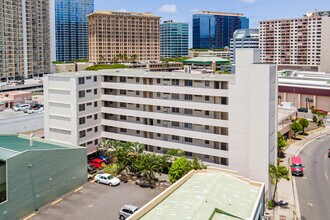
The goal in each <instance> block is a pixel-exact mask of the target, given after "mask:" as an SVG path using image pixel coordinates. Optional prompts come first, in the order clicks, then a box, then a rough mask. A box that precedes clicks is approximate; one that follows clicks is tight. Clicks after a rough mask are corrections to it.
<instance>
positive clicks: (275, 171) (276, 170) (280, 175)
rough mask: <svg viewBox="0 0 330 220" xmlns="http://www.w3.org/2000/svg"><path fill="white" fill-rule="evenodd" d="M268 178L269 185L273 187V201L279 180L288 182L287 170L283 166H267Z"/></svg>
mask: <svg viewBox="0 0 330 220" xmlns="http://www.w3.org/2000/svg"><path fill="white" fill-rule="evenodd" d="M269 176H270V180H271V184H272V185H274V186H275V188H274V194H273V201H275V195H276V191H277V184H278V183H279V182H280V180H281V179H286V180H290V178H289V170H288V169H287V168H286V167H285V166H278V167H276V166H275V165H274V164H270V165H269Z"/></svg>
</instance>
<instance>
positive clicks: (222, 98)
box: [221, 97, 228, 105]
mask: <svg viewBox="0 0 330 220" xmlns="http://www.w3.org/2000/svg"><path fill="white" fill-rule="evenodd" d="M221 104H222V105H228V98H227V97H221Z"/></svg>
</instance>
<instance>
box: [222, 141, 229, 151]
mask: <svg viewBox="0 0 330 220" xmlns="http://www.w3.org/2000/svg"><path fill="white" fill-rule="evenodd" d="M221 150H224V151H228V143H221Z"/></svg>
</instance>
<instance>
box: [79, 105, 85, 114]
mask: <svg viewBox="0 0 330 220" xmlns="http://www.w3.org/2000/svg"><path fill="white" fill-rule="evenodd" d="M79 111H80V112H82V111H85V104H80V105H79Z"/></svg>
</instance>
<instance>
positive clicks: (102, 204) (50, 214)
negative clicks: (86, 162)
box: [32, 182, 162, 220]
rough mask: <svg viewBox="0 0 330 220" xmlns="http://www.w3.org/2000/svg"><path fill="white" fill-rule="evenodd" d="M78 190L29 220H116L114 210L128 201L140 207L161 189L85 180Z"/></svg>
mask: <svg viewBox="0 0 330 220" xmlns="http://www.w3.org/2000/svg"><path fill="white" fill-rule="evenodd" d="M83 187H84V188H83V189H82V190H80V191H79V192H76V193H75V192H72V193H69V194H67V195H65V196H64V197H62V198H63V200H62V201H61V202H59V203H57V204H55V205H47V206H45V207H43V208H41V209H40V210H39V211H38V212H36V216H35V217H33V218H32V219H33V220H72V219H80V220H85V219H86V220H89V219H100V220H103V219H107V220H117V219H118V218H119V216H118V210H119V209H120V208H121V207H122V206H123V205H125V204H127V203H129V204H132V205H136V206H139V207H142V206H143V205H144V204H146V203H147V202H149V201H150V200H151V199H153V198H154V197H156V196H157V195H158V194H159V193H161V192H162V191H161V190H158V189H149V188H141V187H139V186H137V185H134V184H131V183H121V184H120V185H119V186H116V187H111V186H107V185H102V184H98V183H91V182H88V183H86V184H85V185H84V186H83Z"/></svg>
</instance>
